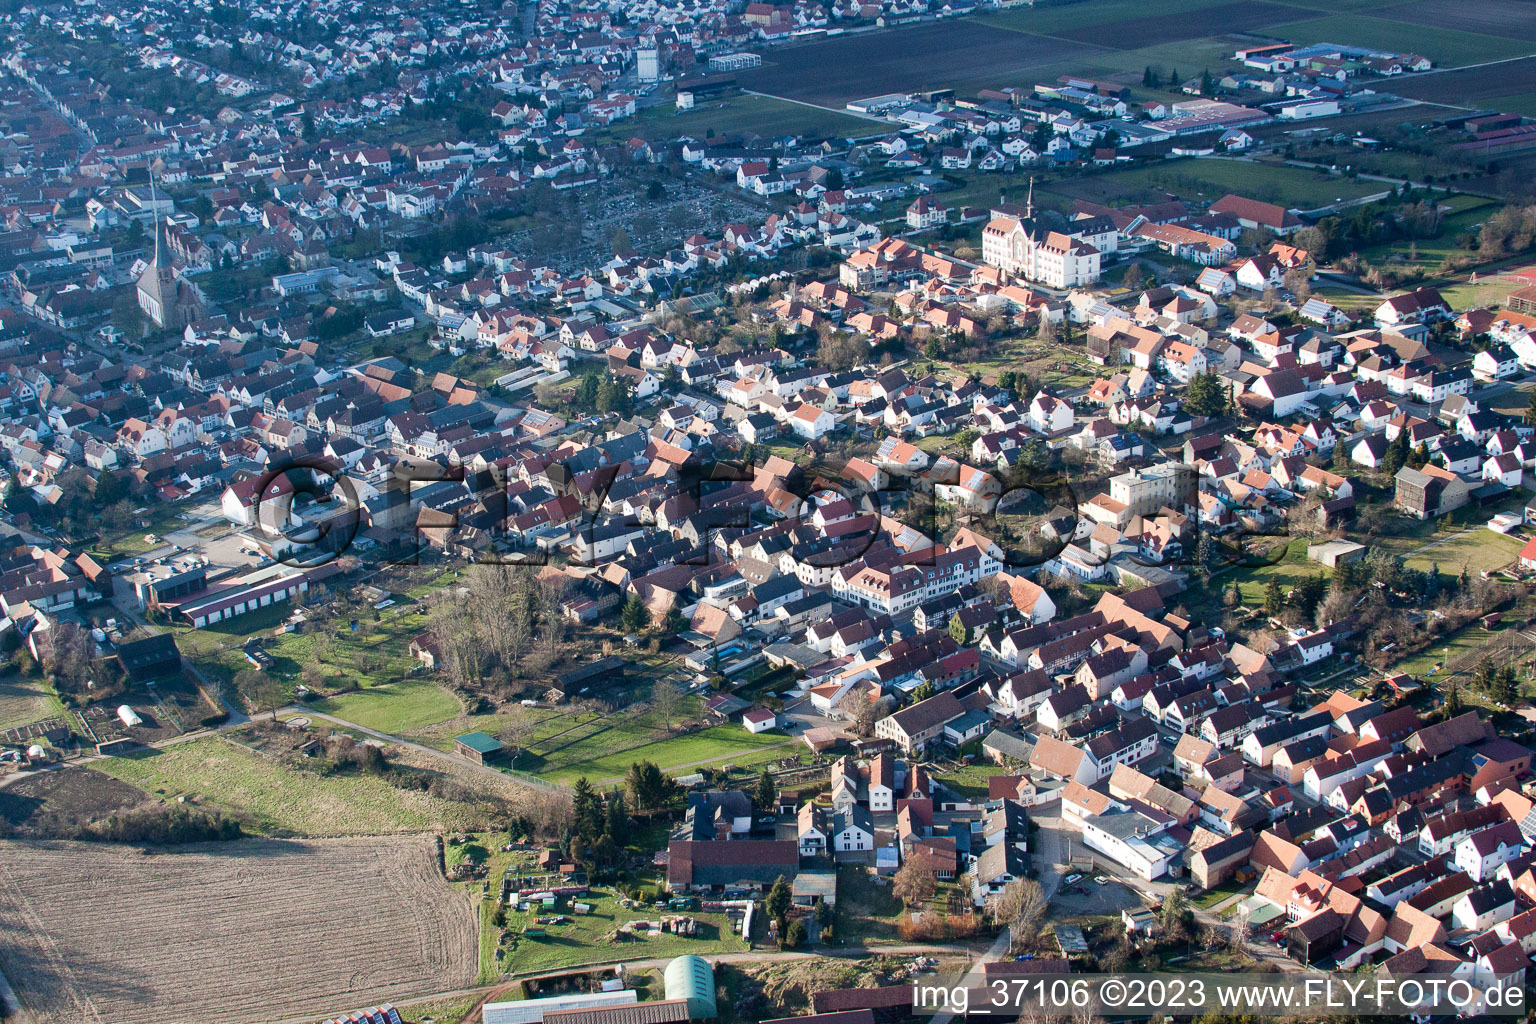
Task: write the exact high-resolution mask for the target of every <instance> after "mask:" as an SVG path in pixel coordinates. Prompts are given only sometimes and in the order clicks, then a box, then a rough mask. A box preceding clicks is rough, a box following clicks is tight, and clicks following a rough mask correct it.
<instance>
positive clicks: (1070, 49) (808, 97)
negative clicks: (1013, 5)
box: [737, 21, 1099, 107]
mask: <svg viewBox="0 0 1536 1024" xmlns="http://www.w3.org/2000/svg"><path fill="white" fill-rule="evenodd" d="M1098 49H1099V48H1098V47H1094V46H1091V45H1088V44H1086V43H1073V42H1071V41H1066V40H1061V39H1048V38H1045V37H1043V36H1035V35H1030V34H1027V33H1021V32H1010V33H999V32H997V31H995V30H994V29H992V28H991V27H989V26H987V25H982V24H979V23H976V22H971V21H950V22H945V23H943V24H924V25H915V26H910V27H903V28H896V29H891V30H888V31H880V32H864V33H860V34H857V35H846V36H838V37H836V38H832V39H826V40H823V41H820V42H816V43H807V44H805V45H802V46H788V47H780V48H775V49H774V50H772V51H771V52H770V53H769V54H768V56H767V60H768V61H771V63H765V64H764V66H763V67H760V68H753V69H751V70H749V71H744V72H742V73H741V74H739V75H738V76H737V81H738V82H739V83H740V84H741V86H742V87H743V88H745V89H751V90H753V91H756V92H766V93H769V94H771V95H774V96H784V97H788V98H790V99H797V100H804V101H807V102H811V103H819V104H823V105H826V106H830V107H841V106H843V104H845V103H847V102H848V101H849V100H854V99H859V98H861V97H866V96H876V95H879V94H881V93H887V92H897V91H909V90H922V89H939V88H946V87H954V88H977V87H982V86H987V85H992V86H994V87H996V86H998V85H1000V84H1010V83H1011V82H1012V80H1013V79H1015V78H1017V77H1019V76H1020V75H1033V73H1034V72H1033V69H1034V68H1035V67H1037V66H1038V65H1040V64H1043V63H1045V62H1047V61H1051V62H1061V61H1065V60H1069V59H1076V58H1080V57H1083V56H1086V55H1088V54H1091V53H1093V52H1095V51H1096V50H1098ZM916 54H921V55H922V59H921V60H917V59H914V55H916ZM812 71H814V74H812V73H811V72H812Z"/></svg>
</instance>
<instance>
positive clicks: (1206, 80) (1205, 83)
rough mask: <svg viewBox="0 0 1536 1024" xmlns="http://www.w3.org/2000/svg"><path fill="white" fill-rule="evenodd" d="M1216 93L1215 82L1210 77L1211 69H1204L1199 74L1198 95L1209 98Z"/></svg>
mask: <svg viewBox="0 0 1536 1024" xmlns="http://www.w3.org/2000/svg"><path fill="white" fill-rule="evenodd" d="M1215 92H1216V80H1215V79H1213V78H1212V77H1211V69H1210V68H1206V69H1205V70H1204V71H1202V72H1200V95H1201V96H1210V95H1213V94H1214V93H1215Z"/></svg>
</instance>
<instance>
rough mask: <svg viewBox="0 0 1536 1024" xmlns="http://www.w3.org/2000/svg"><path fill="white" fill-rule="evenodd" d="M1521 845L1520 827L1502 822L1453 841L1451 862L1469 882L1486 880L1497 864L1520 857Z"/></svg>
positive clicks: (1510, 822)
mask: <svg viewBox="0 0 1536 1024" xmlns="http://www.w3.org/2000/svg"><path fill="white" fill-rule="evenodd" d="M1523 846H1524V843H1523V840H1522V837H1521V835H1520V826H1518V825H1516V824H1515V823H1514V822H1512V821H1506V822H1502V823H1500V824H1498V825H1494V826H1492V827H1490V828H1485V829H1483V830H1482V831H1481V832H1474V833H1472V834H1471V835H1469V836H1467V837H1466V838H1465V839H1463V840H1462V841H1461V842H1459V843H1457V844H1456V857H1455V864H1456V867H1457V868H1459V869H1461V870H1462V871H1463V872H1465V873H1466V875H1467V876H1468V877H1469V878H1471V879H1472V880H1473V881H1475V882H1482V881H1486V880H1487V879H1489V878H1492V877H1493V873H1494V872H1495V871H1496V870H1498V868H1499V865H1501V864H1508V863H1509V862H1510V861H1512V860H1514V859H1515V858H1516V857H1518V856H1520V851H1521V849H1522V848H1523Z"/></svg>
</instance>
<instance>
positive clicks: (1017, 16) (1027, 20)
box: [975, 0, 1294, 36]
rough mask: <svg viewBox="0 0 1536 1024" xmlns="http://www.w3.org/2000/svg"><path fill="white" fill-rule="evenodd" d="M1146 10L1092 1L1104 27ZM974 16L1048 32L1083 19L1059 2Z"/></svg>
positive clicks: (1209, 0) (1202, 3)
mask: <svg viewBox="0 0 1536 1024" xmlns="http://www.w3.org/2000/svg"><path fill="white" fill-rule="evenodd" d="M1220 6H1223V0H1163V2H1161V3H1159V4H1158V5H1157V9H1158V10H1159V11H1160V12H1162V13H1164V14H1174V13H1178V12H1189V11H1203V10H1206V9H1208V8H1211V7H1220ZM1146 14H1147V4H1146V3H1145V0H1096V2H1095V3H1094V5H1093V17H1094V19H1095V20H1096V21H1097V23H1098V24H1100V25H1104V26H1106V27H1107V26H1111V25H1115V24H1118V23H1120V22H1125V21H1131V20H1134V19H1136V18H1143V17H1145V16H1146ZM1293 17H1294V15H1293ZM975 20H976V21H979V22H982V23H983V24H986V25H995V26H996V27H998V28H1005V29H1008V30H1010V31H1013V32H1033V33H1036V34H1039V35H1046V36H1050V35H1058V34H1060V33H1062V32H1071V31H1073V30H1076V29H1079V28H1081V27H1082V26H1083V23H1084V20H1085V19H1084V17H1083V10H1082V8H1080V7H1078V6H1077V5H1075V4H1062V5H1060V6H1039V7H1016V8H1013V9H1012V10H1007V11H990V12H988V13H986V14H981V15H978V16H977V17H976V19H975Z"/></svg>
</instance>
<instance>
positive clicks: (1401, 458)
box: [1381, 430, 1412, 476]
mask: <svg viewBox="0 0 1536 1024" xmlns="http://www.w3.org/2000/svg"><path fill="white" fill-rule="evenodd" d="M1411 453H1412V450H1411V449H1410V448H1409V447H1408V431H1406V430H1399V431H1398V432H1397V436H1396V437H1394V438H1393V439H1392V441H1391V443H1389V444H1388V445H1387V454H1386V455H1384V456H1383V457H1382V460H1381V469H1382V472H1384V473H1386V474H1387V475H1388V476H1396V475H1397V471H1398V470H1400V469H1402V468H1403V467H1404V466H1406V465H1407V464H1408V456H1409V455H1410V454H1411Z"/></svg>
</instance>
